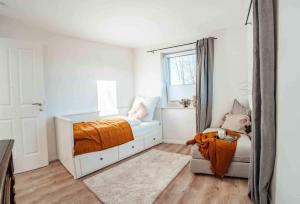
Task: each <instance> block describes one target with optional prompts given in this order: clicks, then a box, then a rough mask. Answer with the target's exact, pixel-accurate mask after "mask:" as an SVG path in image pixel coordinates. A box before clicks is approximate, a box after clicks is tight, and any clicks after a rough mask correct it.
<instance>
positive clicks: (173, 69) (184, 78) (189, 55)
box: [163, 50, 196, 103]
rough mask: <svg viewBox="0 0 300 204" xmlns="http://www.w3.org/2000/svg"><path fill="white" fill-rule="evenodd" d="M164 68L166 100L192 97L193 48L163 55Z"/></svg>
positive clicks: (193, 78)
mask: <svg viewBox="0 0 300 204" xmlns="http://www.w3.org/2000/svg"><path fill="white" fill-rule="evenodd" d="M164 69H165V71H164V72H163V73H164V75H165V76H163V77H164V79H166V80H165V82H166V84H165V86H166V89H165V90H166V92H167V93H166V94H165V95H166V96H167V98H168V101H167V102H168V103H169V102H173V101H179V100H181V99H193V96H194V95H195V94H196V86H195V83H196V53H195V50H190V51H184V52H178V53H173V54H168V55H165V56H164Z"/></svg>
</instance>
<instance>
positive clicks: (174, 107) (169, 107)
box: [161, 106, 195, 110]
mask: <svg viewBox="0 0 300 204" xmlns="http://www.w3.org/2000/svg"><path fill="white" fill-rule="evenodd" d="M161 109H188V110H189V109H195V108H194V107H192V106H190V107H187V108H185V107H180V106H168V107H162V108H161Z"/></svg>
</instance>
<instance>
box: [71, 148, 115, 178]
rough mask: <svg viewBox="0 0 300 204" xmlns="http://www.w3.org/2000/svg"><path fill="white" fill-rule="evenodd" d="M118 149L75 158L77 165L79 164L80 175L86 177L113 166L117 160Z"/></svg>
mask: <svg viewBox="0 0 300 204" xmlns="http://www.w3.org/2000/svg"><path fill="white" fill-rule="evenodd" d="M118 152H119V151H118V147H113V148H109V149H106V150H102V151H99V152H94V153H88V154H83V155H79V156H76V157H75V160H77V162H76V161H75V162H76V163H77V164H78V163H79V167H80V168H79V169H78V168H77V169H76V170H77V171H78V170H79V171H80V172H81V175H86V174H88V173H91V172H93V171H96V170H98V169H101V168H103V167H106V166H108V165H110V164H113V163H115V162H117V161H118V160H119V155H118V154H119V153H118Z"/></svg>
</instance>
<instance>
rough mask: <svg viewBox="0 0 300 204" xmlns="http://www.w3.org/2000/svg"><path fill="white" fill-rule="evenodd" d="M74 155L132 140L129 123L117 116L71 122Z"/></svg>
mask: <svg viewBox="0 0 300 204" xmlns="http://www.w3.org/2000/svg"><path fill="white" fill-rule="evenodd" d="M73 133H74V143H75V144H74V155H79V154H84V153H89V152H95V151H100V150H104V149H107V148H111V147H114V146H118V145H121V144H124V143H126V142H129V141H131V140H133V134H132V130H131V126H130V124H129V123H128V122H127V121H126V120H124V119H119V118H112V119H103V120H97V121H95V122H81V123H75V124H73Z"/></svg>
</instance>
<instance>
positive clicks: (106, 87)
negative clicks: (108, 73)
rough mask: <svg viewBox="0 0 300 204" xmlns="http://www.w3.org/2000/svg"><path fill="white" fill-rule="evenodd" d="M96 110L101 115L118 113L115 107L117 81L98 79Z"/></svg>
mask: <svg viewBox="0 0 300 204" xmlns="http://www.w3.org/2000/svg"><path fill="white" fill-rule="evenodd" d="M97 92H98V93H97V94H98V111H99V112H100V115H101V116H105V115H114V114H118V113H119V111H118V109H117V82H116V81H107V80H98V81H97Z"/></svg>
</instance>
